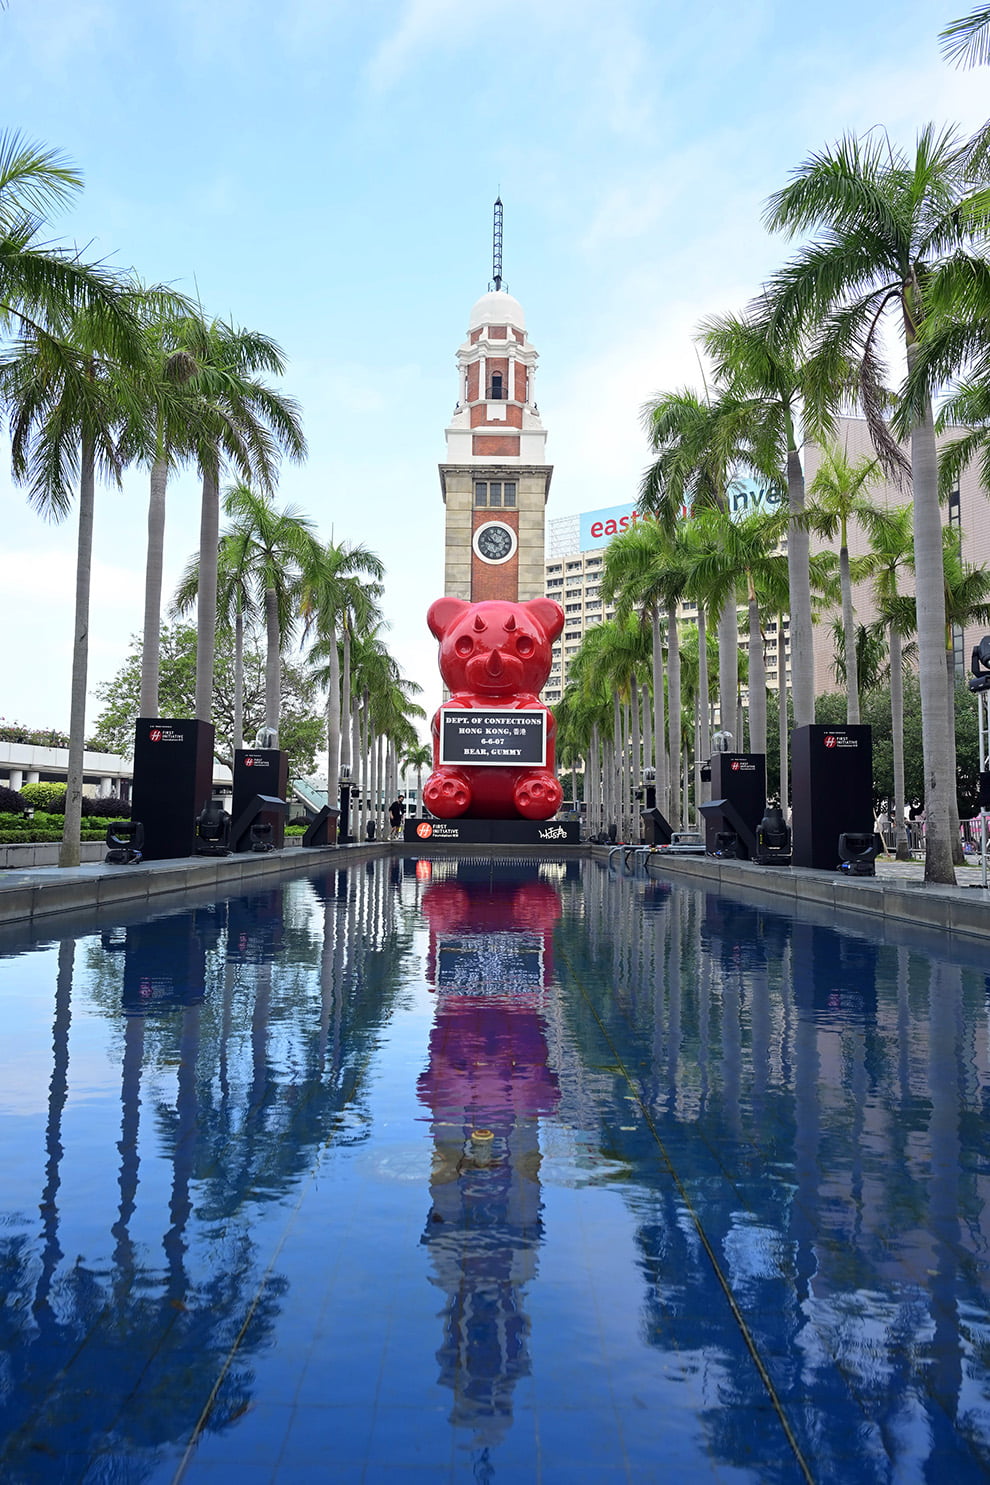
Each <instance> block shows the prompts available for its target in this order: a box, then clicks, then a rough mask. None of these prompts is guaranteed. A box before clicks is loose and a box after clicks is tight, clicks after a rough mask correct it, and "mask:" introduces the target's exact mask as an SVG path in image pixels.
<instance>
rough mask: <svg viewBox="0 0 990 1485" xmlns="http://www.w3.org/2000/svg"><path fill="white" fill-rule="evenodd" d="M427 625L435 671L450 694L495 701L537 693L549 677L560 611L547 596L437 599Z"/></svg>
mask: <svg viewBox="0 0 990 1485" xmlns="http://www.w3.org/2000/svg"><path fill="white" fill-rule="evenodd" d="M427 622H428V624H429V626H430V628H431V630H432V631H433V633H434V634H435V635H436V637H437V639H438V640H439V641H440V673H441V675H442V676H443V678H444V680H445V681H446V683H447V685H448V686H449V687H450V690H451V691H452V692H459V693H461V694H463V693H465V692H470V693H472V694H475V695H478V696H482V697H486V698H491V699H492V700H496V699H498V698H503V697H509V696H516V695H521V694H530V695H534V696H535V695H537V694H538V692H539V691H540V689H541V687H542V686H543V685H544V684H545V682H546V679H547V676H548V675H549V674H550V660H551V656H552V651H553V642H554V640H555V639H556V638H557V636H558V634H559V633H560V631H561V630H562V629H563V627H564V610H563V609H562V608H561V606H560V604H559V603H554V601H553V599H552V598H531V599H530V600H529V602H528V603H509V602H507V601H505V600H503V599H491V600H488V601H486V602H483V603H467V602H465V601H464V599H462V598H438V599H437V601H436V602H435V603H434V604H431V606H430V611H429V613H428V615H427Z"/></svg>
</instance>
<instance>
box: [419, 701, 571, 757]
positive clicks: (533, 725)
mask: <svg viewBox="0 0 990 1485" xmlns="http://www.w3.org/2000/svg"><path fill="white" fill-rule="evenodd" d="M439 761H440V762H441V763H470V764H472V765H473V766H480V767H482V768H492V767H504V766H505V765H506V764H507V763H512V764H521V765H525V766H526V767H529V768H532V767H533V766H534V765H535V766H536V767H538V768H545V767H546V761H547V713H546V712H545V711H544V710H543V709H542V708H540V709H539V710H535V709H534V710H531V711H512V710H510V709H509V708H508V707H506V708H504V709H502V710H500V711H480V710H479V711H475V710H473V709H470V708H465V709H464V710H459V709H458V708H456V707H443V708H441V711H440V760H439Z"/></svg>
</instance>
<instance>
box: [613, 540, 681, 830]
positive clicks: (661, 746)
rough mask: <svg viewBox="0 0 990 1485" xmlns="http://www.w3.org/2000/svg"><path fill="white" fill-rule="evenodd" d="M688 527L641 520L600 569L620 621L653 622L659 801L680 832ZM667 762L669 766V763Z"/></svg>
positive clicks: (656, 766)
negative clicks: (682, 617)
mask: <svg viewBox="0 0 990 1485" xmlns="http://www.w3.org/2000/svg"><path fill="white" fill-rule="evenodd" d="M688 529H689V523H688V522H687V521H685V520H684V519H681V520H679V521H677V522H676V523H675V525H674V526H673V528H672V529H669V530H668V529H667V528H665V527H662V526H660V525H658V524H657V523H656V522H654V521H643V522H640V523H639V524H638V525H635V526H633V527H631V528H630V529H629V530H628V531H623V532H621V533H620V534H619V535H618V536H616V537H613V539H612V540H611V541H610V542H609V544H608V546H607V547H606V549H605V558H604V562H603V564H602V597H603V599H604V600H605V602H606V603H614V604H615V617H616V620H617V621H618V622H619V623H620V624H622V623H625V621H626V619H627V618H628V616H629V615H630V614H631V613H632V612H633V610H634V609H636V608H640V609H642V612H643V615H644V618H648V619H649V623H650V634H651V647H652V660H653V665H652V681H653V704H654V722H653V743H654V765H655V773H656V789H657V800H658V802H659V803H660V805H661V808H662V810H663V811H664V812H665V813H666V814H667V815H668V817H669V820H670V823H671V825H672V826H673V827H674V828H675V829H679V828H680V811H679V809H678V804H677V801H678V797H679V789H678V776H679V770H678V758H679V755H680V728H681V667H680V651H679V647H678V632H677V611H678V606H679V605H680V603H681V602H682V600H683V599H684V598H685V597H686V596H687V593H688V590H689V585H690V578H691V565H690V564H691V553H690V546H689V535H688ZM661 617H663V618H664V619H665V620H666V632H667V687H668V698H667V701H668V704H667V708H666V714H667V718H668V726H667V729H666V730H667V731H668V741H667V743H666V744H665V742H664V731H665V728H664V694H663V688H664V675H663V640H662V634H661ZM668 760H669V762H668Z"/></svg>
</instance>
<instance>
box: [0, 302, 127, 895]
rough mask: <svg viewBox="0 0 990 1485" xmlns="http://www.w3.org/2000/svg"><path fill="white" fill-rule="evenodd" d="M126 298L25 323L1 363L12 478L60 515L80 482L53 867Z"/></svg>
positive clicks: (83, 657)
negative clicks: (108, 308)
mask: <svg viewBox="0 0 990 1485" xmlns="http://www.w3.org/2000/svg"><path fill="white" fill-rule="evenodd" d="M131 299H132V296H131V294H130V293H129V292H128V290H126V289H125V288H124V287H123V286H121V289H120V303H119V305H118V307H117V312H116V314H115V315H114V316H107V315H106V314H105V313H104V312H103V310H102V308H97V309H89V308H86V309H79V310H75V311H70V312H67V313H65V314H64V315H63V316H62V318H61V321H60V322H59V323H57V324H56V323H54V322H51V324H50V327H49V328H47V329H45V328H39V327H36V326H32V325H31V324H29V323H28V322H27V321H24V322H22V325H21V329H20V333H19V335H18V336H17V338H16V340H15V341H14V343H13V345H12V347H11V349H10V351H9V352H8V354H7V355H6V357H5V358H4V359H3V361H2V363H0V399H2V401H3V403H4V404H5V405H6V406H7V407H8V408H9V409H10V416H11V453H12V463H13V472H14V477H15V479H17V480H18V481H23V482H26V483H27V484H28V485H29V491H30V500H31V502H32V504H34V505H35V506H37V507H38V508H39V509H40V510H42V511H44V512H45V513H46V514H47V515H49V516H50V517H53V518H55V519H61V517H62V516H64V515H65V514H66V512H67V510H68V508H69V505H70V503H71V499H72V491H73V487H74V486H75V485H76V484H77V483H78V488H79V534H78V541H77V548H76V596H75V619H74V639H73V647H72V682H71V698H70V710H69V758H68V771H67V784H68V787H67V791H66V800H65V824H64V828H63V835H62V845H61V848H60V851H59V865H60V866H77V865H78V864H79V836H80V824H81V819H82V783H83V740H84V737H85V729H86V679H87V670H88V661H89V643H88V639H89V601H90V577H91V570H92V551H93V521H94V513H95V503H96V480H97V477H98V476H102V477H104V478H109V479H111V480H113V481H115V482H116V483H119V482H120V474H121V459H120V454H119V450H118V446H117V435H118V433H119V431H120V428H121V426H122V424H123V422H124V420H125V418H126V416H127V413H128V411H129V407H128V399H129V397H130V395H131V393H132V389H133V382H132V380H131V379H130V377H129V376H128V374H127V373H128V361H129V359H130V358H131V357H133V358H134V360H137V359H138V358H139V355H140V337H139V335H138V334H137V323H136V319H135V318H134V316H133V313H132V311H131V308H130V307H129V301H130V300H131ZM121 325H123V326H124V330H125V334H123V335H122V334H121V333H120V327H121ZM128 331H133V332H134V333H133V335H130V334H129V333H127V332H128ZM131 364H132V365H133V362H131Z"/></svg>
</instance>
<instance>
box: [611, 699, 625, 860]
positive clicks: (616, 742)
mask: <svg viewBox="0 0 990 1485" xmlns="http://www.w3.org/2000/svg"><path fill="white" fill-rule="evenodd" d="M609 772H610V774H611V778H612V808H611V810H610V812H609V829H611V827H612V825H613V824H614V825H615V829H616V839H618V838H619V836H620V835H621V833H622V792H623V790H622V781H623V775H622V707H621V705H620V703H619V693H618V691H616V693H615V699H614V701H613V703H612V767H611V769H610V770H609Z"/></svg>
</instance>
